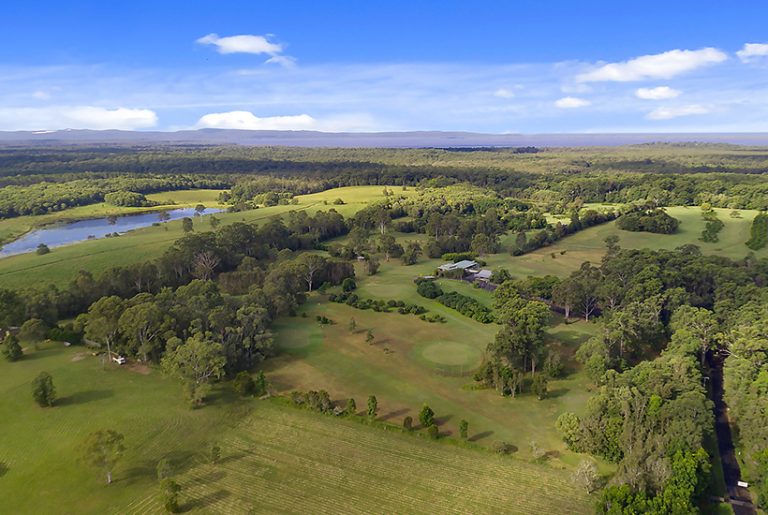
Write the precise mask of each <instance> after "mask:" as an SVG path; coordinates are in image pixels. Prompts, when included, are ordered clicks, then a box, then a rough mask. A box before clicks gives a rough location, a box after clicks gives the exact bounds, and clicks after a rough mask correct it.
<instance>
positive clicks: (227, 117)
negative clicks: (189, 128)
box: [193, 111, 380, 132]
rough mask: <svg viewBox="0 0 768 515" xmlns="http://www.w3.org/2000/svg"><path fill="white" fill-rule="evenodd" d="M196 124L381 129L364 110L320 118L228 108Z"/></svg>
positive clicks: (277, 128) (198, 126)
mask: <svg viewBox="0 0 768 515" xmlns="http://www.w3.org/2000/svg"><path fill="white" fill-rule="evenodd" d="M193 128H195V129H206V128H207V129H241V130H251V131H324V132H367V131H372V130H376V129H380V126H379V124H377V123H376V121H375V120H374V119H373V118H372V117H371V116H369V115H367V114H360V113H345V114H337V115H332V116H328V117H324V118H323V119H317V118H314V117H312V116H310V115H308V114H298V115H287V116H264V117H260V116H256V115H255V114H253V113H252V112H250V111H228V112H223V113H209V114H206V115H203V116H202V117H200V119H199V120H198V121H197V123H196V124H195V126H194V127H193Z"/></svg>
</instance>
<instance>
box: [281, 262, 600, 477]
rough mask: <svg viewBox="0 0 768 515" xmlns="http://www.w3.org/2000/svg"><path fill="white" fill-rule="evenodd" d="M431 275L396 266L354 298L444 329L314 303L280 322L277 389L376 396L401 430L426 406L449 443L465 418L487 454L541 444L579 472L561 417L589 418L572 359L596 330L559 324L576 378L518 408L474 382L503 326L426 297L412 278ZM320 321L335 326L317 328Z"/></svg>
mask: <svg viewBox="0 0 768 515" xmlns="http://www.w3.org/2000/svg"><path fill="white" fill-rule="evenodd" d="M433 269H434V262H432V261H431V262H422V263H421V264H419V265H415V266H410V267H406V266H402V265H400V263H399V262H395V261H392V262H390V263H383V264H382V267H381V269H380V271H379V273H378V274H376V275H374V276H369V277H366V276H362V274H361V273H359V274H358V290H357V293H358V294H359V295H360V296H362V297H364V298H375V299H385V300H389V299H394V300H404V301H406V302H409V303H417V304H420V305H422V306H424V307H426V308H427V309H428V310H429V311H430V313H439V314H440V315H442V316H443V317H445V319H446V320H447V322H446V323H429V322H425V321H422V320H420V319H419V317H417V316H415V315H401V314H399V313H397V312H395V311H393V312H389V313H377V312H374V311H368V310H358V309H355V308H352V307H350V306H347V305H345V304H337V303H332V302H330V301H328V300H327V299H326V298H325V297H324V296H322V295H320V294H313V295H312V297H311V299H310V301H309V302H308V303H307V304H306V305H305V306H304V307H303V308H302V312H303V313H305V314H306V316H304V315H301V316H298V317H293V318H287V319H284V320H281V321H280V322H279V323H278V324H276V325H275V327H274V331H275V334H276V341H277V347H278V348H279V350H280V354H279V355H278V357H276V358H274V359H271V360H270V361H269V362H268V363H267V366H268V370H269V374H268V376H269V377H270V379H271V380H272V381H273V384H274V386H275V388H276V389H277V390H278V391H280V392H284V393H288V392H290V391H292V390H310V389H315V390H316V389H321V388H323V389H326V390H328V392H329V393H330V394H331V396H332V397H333V398H346V397H354V398H355V399H356V400H357V403H358V406H361V404H360V403H361V402H365V399H366V398H367V396H368V395H376V396H377V398H378V401H379V406H380V413H381V418H382V419H384V420H387V421H389V422H392V423H395V424H400V423H402V420H403V418H404V417H405V416H408V415H410V416H412V417H414V419H417V418H418V417H417V416H418V410H419V409H420V408H421V406H422V404H423V403H425V402H427V403H428V404H429V405H430V406H431V407H432V408H433V409H434V410H435V412H436V413H437V418H438V420H439V421H440V430H441V432H442V433H444V434H445V435H451V436H453V437H456V435H457V434H458V424H459V421H460V420H461V419H466V420H468V421H469V423H470V438H471V439H472V440H473V441H475V442H477V443H478V444H480V445H483V446H487V447H491V446H492V445H493V444H494V443H495V442H498V441H506V442H509V443H511V444H513V445H514V446H516V448H517V455H518V456H520V457H522V458H524V459H529V458H530V457H531V449H532V448H531V445H530V444H531V442H532V441H535V443H536V445H537V446H538V447H540V448H543V449H546V450H547V451H548V457H549V461H550V464H551V465H552V466H556V467H570V466H572V465H574V464H575V463H577V462H578V457H577V456H576V455H574V454H573V453H571V452H570V451H568V450H567V449H566V448H565V446H564V444H563V443H562V441H561V440H560V437H559V435H558V434H557V431H556V430H555V420H556V419H557V417H558V415H560V413H562V412H563V411H576V412H581V411H583V410H584V407H585V405H586V401H587V398H588V396H589V391H588V390H589V388H590V386H589V384H588V380H587V379H586V377H585V376H584V375H583V374H582V373H581V372H579V371H577V370H576V369H575V366H574V363H573V359H572V355H573V353H574V352H575V349H576V348H577V347H578V345H580V344H581V343H582V342H583V341H585V340H586V339H587V338H589V337H590V336H591V335H592V334H593V332H594V331H595V329H596V326H594V325H593V324H587V323H584V322H572V323H570V324H565V323H564V322H563V320H562V319H561V318H559V317H555V316H553V324H552V327H551V328H550V330H549V337H548V341H549V345H551V346H552V348H553V349H554V351H555V352H559V353H561V355H562V356H563V358H564V362H565V363H568V367H569V373H568V374H567V375H566V376H565V377H564V378H562V379H558V380H554V381H552V382H551V383H550V385H549V388H550V390H551V392H552V395H551V397H550V398H548V399H546V400H543V401H539V400H537V399H536V398H535V397H534V396H533V395H530V394H523V395H521V396H518V398H517V399H511V398H506V397H501V396H500V395H498V394H497V393H496V392H495V391H492V390H483V389H476V388H475V386H474V385H475V383H474V381H473V379H472V375H473V373H474V371H475V370H476V369H477V367H478V366H479V365H480V364H481V362H482V357H483V354H484V352H485V348H486V346H487V344H488V343H489V342H490V341H492V340H493V337H494V335H495V334H496V332H497V331H498V330H499V326H498V325H495V324H481V323H479V322H476V321H474V320H472V319H469V318H467V317H465V316H463V315H461V314H459V313H458V312H456V311H454V310H452V309H450V308H447V307H445V306H442V305H441V304H440V303H438V302H437V301H435V300H429V299H425V298H423V297H421V296H419V295H418V294H417V293H416V287H415V285H414V284H413V281H412V279H413V277H415V276H416V275H418V274H424V273H429V272H430V271H432V270H433ZM440 283H441V285H442V286H443V287H444V289H445V290H449V291H450V290H458V291H460V292H461V293H464V294H466V295H471V296H473V297H475V298H477V299H478V300H480V301H481V302H484V303H486V304H488V305H490V304H491V296H490V294H489V293H488V292H486V291H484V290H478V289H476V288H473V287H472V286H471V285H469V284H467V283H463V282H459V281H450V280H441V281H440ZM318 315H323V316H326V317H328V318H330V319H331V320H333V321H334V324H332V325H320V324H318V323H317V321H316V320H315V317H316V316H318ZM352 318H354V319H355V323H356V326H357V327H356V329H355V330H354V331H351V330H350V328H349V322H350V319H352ZM369 329H370V330H371V331H372V333H373V335H374V341H373V343H372V344H369V343H367V342H366V336H367V331H368V330H369Z"/></svg>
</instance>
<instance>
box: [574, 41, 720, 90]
mask: <svg viewBox="0 0 768 515" xmlns="http://www.w3.org/2000/svg"><path fill="white" fill-rule="evenodd" d="M726 59H728V56H727V55H726V54H725V53H723V52H722V51H720V50H718V49H716V48H702V49H700V50H670V51H668V52H664V53H661V54H653V55H643V56H640V57H636V58H634V59H630V60H629V61H624V62H620V63H608V64H604V65H602V66H600V67H599V68H596V69H594V70H592V71H589V72H587V73H582V74H581V75H578V76H577V77H576V80H578V81H579V82H601V81H614V82H628V81H636V80H645V79H670V78H672V77H675V76H676V75H680V74H681V73H685V72H689V71H691V70H695V69H697V68H701V67H702V66H707V65H710V64H716V63H721V62H723V61H725V60H726Z"/></svg>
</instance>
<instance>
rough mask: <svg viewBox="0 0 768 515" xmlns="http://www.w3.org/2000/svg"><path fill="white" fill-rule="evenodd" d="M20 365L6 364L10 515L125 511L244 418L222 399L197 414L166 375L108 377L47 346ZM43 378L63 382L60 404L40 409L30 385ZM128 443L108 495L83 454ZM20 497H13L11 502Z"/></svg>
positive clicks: (0, 415)
mask: <svg viewBox="0 0 768 515" xmlns="http://www.w3.org/2000/svg"><path fill="white" fill-rule="evenodd" d="M41 349H42V350H40V351H34V350H30V351H28V353H27V354H28V355H27V356H26V357H25V358H23V359H22V360H21V361H19V362H17V363H8V362H6V361H5V360H2V361H1V362H0V420H2V421H3V423H2V428H3V431H2V433H3V436H2V439H0V462H2V464H3V466H4V468H5V469H6V471H5V472H4V473H3V474H2V475H1V476H0V485H2V486H0V490H2V491H3V495H0V513H51V512H54V511H59V512H70V513H72V512H78V513H105V512H108V511H121V510H119V509H116V507H118V506H127V505H128V504H130V503H131V502H133V500H134V499H135V498H136V497H138V496H142V495H146V494H145V493H144V492H147V491H152V490H153V489H154V488H155V483H156V481H155V480H154V478H153V475H154V473H153V469H154V467H155V464H156V463H157V461H158V460H159V459H160V458H162V457H164V456H170V457H172V458H174V459H175V460H176V461H177V462H179V463H181V464H183V465H184V466H189V465H190V464H191V463H193V462H194V461H195V455H196V454H197V452H198V450H199V449H201V448H202V447H203V446H204V443H205V442H206V441H207V440H208V439H209V438H211V437H212V436H215V435H216V434H217V432H218V431H219V430H220V429H221V426H222V420H229V421H233V422H235V421H237V420H240V419H241V418H242V416H243V415H244V412H242V409H241V408H242V407H241V406H240V405H239V403H238V402H237V401H235V400H234V399H232V398H227V397H221V395H220V399H221V400H220V402H216V403H214V404H213V405H212V406H209V407H207V408H206V409H202V410H196V411H193V410H190V409H188V408H187V407H186V405H185V402H184V400H183V395H182V390H181V386H180V385H179V384H177V383H175V382H172V381H170V380H168V379H166V378H165V377H163V376H162V375H161V374H160V373H158V372H155V371H151V372H150V373H149V374H148V375H144V374H142V373H138V372H136V371H132V370H129V369H127V368H121V369H108V370H102V368H101V365H100V362H99V359H98V358H95V357H93V356H90V354H87V353H84V352H83V350H84V349H83V348H82V347H80V348H76V347H70V348H65V347H63V346H62V345H61V344H53V343H49V344H45V345H44V346H43V347H42V348H41ZM42 370H45V371H47V372H49V373H50V374H51V375H52V376H53V379H54V383H55V385H56V389H57V392H58V396H59V398H60V400H59V402H58V403H57V405H56V406H55V407H53V408H49V409H43V408H38V407H37V405H35V404H34V402H33V401H32V396H31V390H30V382H31V381H32V379H33V378H34V377H35V376H36V375H37V374H38V373H39V372H40V371H42ZM105 428H109V429H115V430H117V431H120V432H122V433H123V434H125V438H126V440H125V444H126V447H127V452H126V456H125V458H124V460H123V462H122V463H121V464H120V465H119V466H118V468H117V470H116V471H115V480H116V482H115V483H114V484H113V485H112V486H110V487H106V486H105V485H104V483H103V477H102V475H101V474H100V473H97V472H95V471H94V470H92V469H89V468H86V467H85V466H84V465H83V464H82V463H79V462H78V460H79V451H78V446H79V445H80V443H81V442H82V440H83V439H84V438H85V436H86V435H87V434H88V433H90V432H92V431H95V430H99V429H105ZM11 493H12V494H13V495H10V494H11Z"/></svg>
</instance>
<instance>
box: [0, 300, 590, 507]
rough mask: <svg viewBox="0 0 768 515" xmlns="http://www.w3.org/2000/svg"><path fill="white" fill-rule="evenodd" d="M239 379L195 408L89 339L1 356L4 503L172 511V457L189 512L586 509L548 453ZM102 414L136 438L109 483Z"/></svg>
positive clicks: (170, 386) (107, 424)
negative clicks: (307, 403)
mask: <svg viewBox="0 0 768 515" xmlns="http://www.w3.org/2000/svg"><path fill="white" fill-rule="evenodd" d="M382 316H386V315H382ZM41 370H47V371H48V372H50V373H51V374H52V375H53V378H54V382H55V384H56V387H57V390H58V393H59V397H60V400H59V402H58V403H57V405H56V406H55V407H53V408H47V409H43V408H38V407H37V406H36V405H34V403H33V401H32V398H31V394H30V381H31V380H32V378H34V377H35V375H37V374H38V373H39V372H40V371H41ZM275 379H276V378H275ZM228 391H229V390H228V388H219V389H217V390H216V391H215V393H214V396H213V399H212V401H213V402H212V403H211V404H210V405H208V406H206V407H205V408H203V409H199V410H190V409H188V408H187V407H186V404H185V403H184V401H183V400H182V395H181V387H180V385H178V384H177V383H175V382H173V381H170V380H168V379H166V378H165V377H164V376H162V375H161V374H160V373H159V372H157V371H155V370H148V369H142V368H135V369H129V368H125V367H123V368H112V369H108V370H102V367H101V364H100V361H99V359H98V358H96V357H93V356H90V354H88V353H84V352H83V349H82V348H75V347H70V348H65V347H63V346H61V345H59V344H53V343H49V344H44V345H43V346H42V348H41V350H39V351H35V350H33V349H28V350H27V356H26V357H25V358H24V359H23V360H22V361H20V362H17V363H7V362H5V361H1V362H0V420H3V438H2V439H0V465H1V466H0V470H1V472H0V490H2V492H3V495H2V496H0V513H52V512H62V513H73V512H77V513H121V514H125V513H142V514H143V513H161V512H162V506H161V503H160V495H159V490H158V488H157V480H156V478H155V465H156V463H157V461H158V460H159V459H161V458H163V457H168V458H170V459H171V460H172V462H173V464H174V466H175V469H176V471H177V473H178V477H177V480H178V482H179V483H180V484H181V485H182V487H183V491H182V494H181V504H182V507H183V509H184V510H185V511H188V512H192V513H197V512H200V513H253V512H255V511H256V512H264V511H268V512H281V513H310V512H311V513H332V512H338V511H340V510H341V511H345V512H353V513H364V512H365V513H370V512H372V511H377V512H390V513H403V512H408V513H434V512H435V511H436V510H439V512H442V513H458V512H468V511H472V512H473V513H500V512H509V513H555V512H557V513H587V512H588V511H589V500H588V498H587V497H586V496H585V495H584V494H583V493H582V492H581V491H579V490H577V489H576V488H575V487H574V486H573V485H572V484H571V483H570V481H569V474H568V473H566V472H564V471H559V470H556V469H555V468H553V467H551V466H547V465H537V464H532V463H528V462H526V461H523V460H519V459H516V458H514V457H500V456H496V455H494V454H492V453H490V452H484V451H480V450H472V449H465V448H460V447H455V446H450V445H445V444H440V443H434V442H432V441H429V440H426V439H424V438H421V437H419V436H414V435H404V434H401V433H399V432H387V431H384V430H382V429H379V428H371V427H368V426H366V425H363V424H360V423H356V422H353V421H348V420H342V419H338V418H333V417H329V416H324V415H320V414H316V413H311V412H306V411H301V410H298V409H296V408H293V407H288V406H285V405H283V404H282V403H281V402H277V401H255V400H249V401H243V400H238V399H236V398H234V397H233V396H231V395H230V394H229V393H228ZM363 402H364V399H362V398H360V399H358V405H361V404H362V403H363ZM102 428H112V429H116V430H118V431H120V432H122V433H123V434H124V435H125V445H126V448H127V451H126V454H125V457H124V459H123V460H122V462H121V463H120V464H119V465H118V467H117V469H116V470H115V482H114V483H113V484H112V485H110V486H106V485H105V484H104V483H103V477H102V476H101V474H99V473H97V472H96V471H93V470H92V469H89V468H87V467H86V466H85V465H83V464H82V463H80V462H79V451H78V447H79V445H80V443H81V442H82V440H83V438H84V437H85V435H87V434H88V433H89V432H91V431H94V430H97V429H102ZM212 441H216V442H218V443H220V445H221V447H222V460H221V462H220V463H219V464H217V465H212V464H210V463H207V462H206V461H204V460H203V459H202V456H201V451H202V450H203V449H204V448H205V447H206V445H207V444H208V443H209V442H212ZM9 493H12V495H8V494H9Z"/></svg>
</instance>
